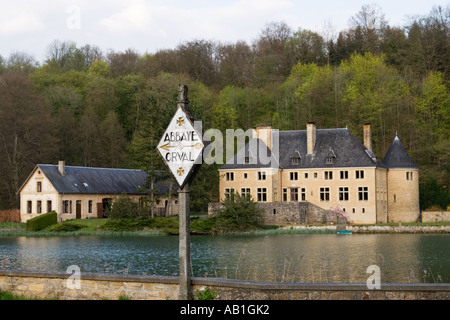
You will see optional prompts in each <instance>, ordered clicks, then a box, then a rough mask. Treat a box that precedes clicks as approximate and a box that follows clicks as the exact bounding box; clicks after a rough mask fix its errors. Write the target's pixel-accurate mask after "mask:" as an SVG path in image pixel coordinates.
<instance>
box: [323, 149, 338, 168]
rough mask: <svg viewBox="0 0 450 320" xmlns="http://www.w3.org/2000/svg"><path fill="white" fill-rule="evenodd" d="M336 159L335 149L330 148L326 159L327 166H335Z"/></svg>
mask: <svg viewBox="0 0 450 320" xmlns="http://www.w3.org/2000/svg"><path fill="white" fill-rule="evenodd" d="M334 159H336V154H335V153H334V151H333V149H331V148H330V150H329V151H328V154H327V157H326V158H325V164H333V163H334Z"/></svg>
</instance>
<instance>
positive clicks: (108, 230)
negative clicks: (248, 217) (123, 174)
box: [0, 217, 450, 237]
mask: <svg viewBox="0 0 450 320" xmlns="http://www.w3.org/2000/svg"><path fill="white" fill-rule="evenodd" d="M190 222H191V223H190V225H191V233H192V234H194V235H196V234H201V235H203V234H204V235H208V234H218V233H220V232H219V229H218V227H217V223H218V221H217V219H216V218H215V217H208V218H199V217H191V221H190ZM354 226H355V227H371V226H372V227H373V226H379V227H401V226H405V227H406V226H414V227H424V229H426V227H432V226H450V222H435V223H402V224H399V223H380V224H373V225H354ZM302 227H305V228H302V229H299V228H296V226H274V225H268V226H260V227H258V228H255V229H252V230H247V231H245V230H244V231H242V230H241V231H239V232H238V233H251V234H284V233H334V232H335V231H333V230H329V229H327V228H329V227H330V226H329V225H310V226H302ZM236 232H237V231H235V232H234V233H236ZM176 234H178V219H177V217H166V218H135V219H130V218H129V219H114V220H112V219H84V220H67V221H64V222H62V223H58V224H56V225H53V226H49V227H47V228H45V229H43V230H41V231H27V230H26V224H25V223H17V222H2V223H0V236H42V237H45V236H55V235H65V236H83V235H98V236H114V235H136V236H139V235H142V236H148V235H176Z"/></svg>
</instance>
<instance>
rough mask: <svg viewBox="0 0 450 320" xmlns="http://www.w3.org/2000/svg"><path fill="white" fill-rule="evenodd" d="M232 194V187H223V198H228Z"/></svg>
mask: <svg viewBox="0 0 450 320" xmlns="http://www.w3.org/2000/svg"><path fill="white" fill-rule="evenodd" d="M233 194H234V189H233V188H226V189H225V199H230V197H232V196H233Z"/></svg>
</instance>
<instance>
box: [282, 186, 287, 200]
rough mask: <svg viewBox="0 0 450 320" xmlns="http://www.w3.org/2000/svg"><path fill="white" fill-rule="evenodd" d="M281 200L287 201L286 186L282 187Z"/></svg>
mask: <svg viewBox="0 0 450 320" xmlns="http://www.w3.org/2000/svg"><path fill="white" fill-rule="evenodd" d="M283 201H284V202H286V201H287V188H283Z"/></svg>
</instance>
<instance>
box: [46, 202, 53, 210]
mask: <svg viewBox="0 0 450 320" xmlns="http://www.w3.org/2000/svg"><path fill="white" fill-rule="evenodd" d="M52 210H53V208H52V200H47V212H51V211H52Z"/></svg>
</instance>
